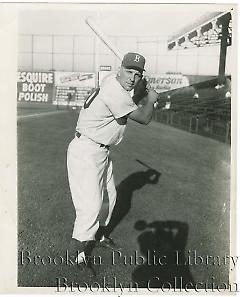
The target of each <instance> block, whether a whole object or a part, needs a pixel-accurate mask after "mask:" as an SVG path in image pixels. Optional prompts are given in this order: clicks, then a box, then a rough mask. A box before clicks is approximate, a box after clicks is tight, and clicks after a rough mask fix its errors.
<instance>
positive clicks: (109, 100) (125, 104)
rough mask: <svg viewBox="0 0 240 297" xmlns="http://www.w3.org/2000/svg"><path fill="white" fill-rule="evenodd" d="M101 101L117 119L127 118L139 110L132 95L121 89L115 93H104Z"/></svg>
mask: <svg viewBox="0 0 240 297" xmlns="http://www.w3.org/2000/svg"><path fill="white" fill-rule="evenodd" d="M101 100H102V101H103V102H104V103H105V104H106V105H107V107H108V108H109V110H110V111H111V113H112V114H113V116H114V117H115V118H116V119H118V118H121V117H123V116H126V115H127V114H129V113H131V112H132V111H134V110H136V109H137V108H138V106H137V105H136V104H135V103H134V102H133V100H132V98H131V96H130V94H129V93H128V92H126V91H125V90H124V89H121V88H119V89H118V90H116V91H115V92H103V94H102V96H101Z"/></svg>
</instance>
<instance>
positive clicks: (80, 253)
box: [68, 238, 96, 276]
mask: <svg viewBox="0 0 240 297" xmlns="http://www.w3.org/2000/svg"><path fill="white" fill-rule="evenodd" d="M94 246H95V241H94V240H89V241H79V240H77V239H75V238H72V239H71V241H70V245H69V249H68V251H69V255H70V256H73V257H75V260H74V262H75V264H76V265H77V266H78V267H79V268H80V269H81V270H83V269H87V270H88V271H89V273H90V274H91V275H92V276H96V273H95V271H94V269H93V264H92V256H91V253H92V250H93V248H94Z"/></svg>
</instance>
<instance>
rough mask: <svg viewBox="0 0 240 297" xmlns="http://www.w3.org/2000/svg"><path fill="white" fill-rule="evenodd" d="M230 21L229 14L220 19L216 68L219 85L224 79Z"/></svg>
mask: <svg viewBox="0 0 240 297" xmlns="http://www.w3.org/2000/svg"><path fill="white" fill-rule="evenodd" d="M230 19H231V15H230V13H228V14H225V15H224V16H223V17H222V18H221V23H222V36H221V45H220V58H219V68H218V78H219V84H223V83H224V78H225V67H226V56H227V45H228V42H227V40H228V26H229V22H230Z"/></svg>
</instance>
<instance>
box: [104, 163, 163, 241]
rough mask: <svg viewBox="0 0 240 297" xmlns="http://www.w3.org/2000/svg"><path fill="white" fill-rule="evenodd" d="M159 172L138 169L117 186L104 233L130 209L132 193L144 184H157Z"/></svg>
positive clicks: (111, 229) (112, 228)
mask: <svg viewBox="0 0 240 297" xmlns="http://www.w3.org/2000/svg"><path fill="white" fill-rule="evenodd" d="M160 176H161V173H160V172H158V171H156V170H154V169H147V170H146V171H138V172H134V173H133V174H131V175H129V176H128V177H127V178H126V179H124V180H123V181H122V182H121V183H120V184H119V185H118V186H117V187H116V190H117V201H116V205H115V207H114V210H113V213H112V217H111V220H110V222H109V224H108V226H107V229H106V232H105V234H108V235H109V234H110V233H112V231H113V230H114V229H115V227H116V226H117V225H118V224H119V223H120V222H121V221H122V219H123V218H124V217H125V216H126V215H127V213H128V212H129V210H130V209H131V203H132V197H133V193H134V191H136V190H139V189H141V188H142V187H144V186H145V185H146V184H152V185H154V184H157V183H158V180H159V177H160Z"/></svg>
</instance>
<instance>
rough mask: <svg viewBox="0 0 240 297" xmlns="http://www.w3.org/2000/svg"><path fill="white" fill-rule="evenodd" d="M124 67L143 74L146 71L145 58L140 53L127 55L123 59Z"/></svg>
mask: <svg viewBox="0 0 240 297" xmlns="http://www.w3.org/2000/svg"><path fill="white" fill-rule="evenodd" d="M122 66H123V67H124V68H128V69H136V70H138V71H140V72H141V73H142V72H143V71H145V69H144V66H145V58H144V57H143V56H142V55H140V54H138V53H127V54H126V55H125V56H124V57H123V60H122Z"/></svg>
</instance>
